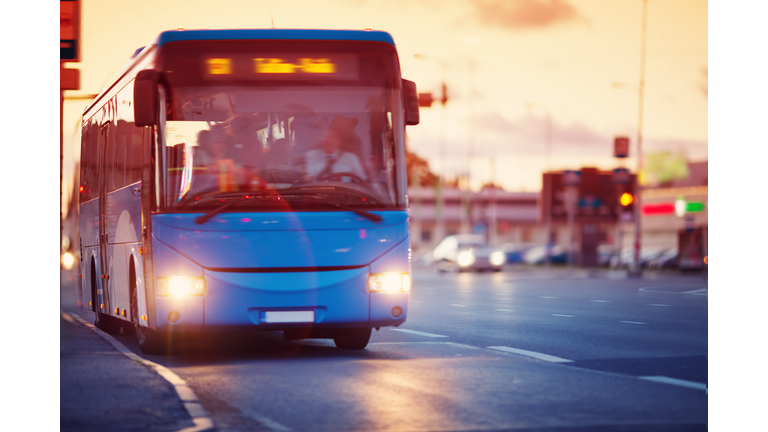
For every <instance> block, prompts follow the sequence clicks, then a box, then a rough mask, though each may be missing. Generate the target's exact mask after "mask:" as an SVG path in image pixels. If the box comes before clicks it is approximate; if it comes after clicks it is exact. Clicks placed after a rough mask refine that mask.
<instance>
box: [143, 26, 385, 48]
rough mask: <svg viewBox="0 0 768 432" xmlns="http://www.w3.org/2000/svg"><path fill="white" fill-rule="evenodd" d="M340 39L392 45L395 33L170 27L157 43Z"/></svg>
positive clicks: (161, 34)
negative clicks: (186, 28)
mask: <svg viewBox="0 0 768 432" xmlns="http://www.w3.org/2000/svg"><path fill="white" fill-rule="evenodd" d="M246 39H271V40H336V41H371V42H386V43H388V44H390V45H392V46H394V45H395V41H394V40H393V39H392V35H390V34H389V33H387V32H383V31H373V30H314V29H232V30H169V31H165V32H162V33H160V35H159V36H158V38H157V46H158V47H161V46H163V45H164V44H166V43H169V42H176V41H190V40H196V41H200V40H246Z"/></svg>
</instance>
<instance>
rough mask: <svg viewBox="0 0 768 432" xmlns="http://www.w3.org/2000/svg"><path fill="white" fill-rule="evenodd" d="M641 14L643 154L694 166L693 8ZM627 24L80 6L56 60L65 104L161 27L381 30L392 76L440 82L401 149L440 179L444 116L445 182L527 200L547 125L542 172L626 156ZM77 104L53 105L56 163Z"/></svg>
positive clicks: (587, 5)
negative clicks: (65, 77)
mask: <svg viewBox="0 0 768 432" xmlns="http://www.w3.org/2000/svg"><path fill="white" fill-rule="evenodd" d="M648 4H649V6H648V38H647V60H646V64H647V69H646V92H645V110H644V112H645V117H644V128H643V135H644V139H643V150H644V152H658V151H664V150H667V151H671V152H673V153H683V154H685V155H686V156H687V157H688V159H689V160H692V161H702V160H707V154H708V151H707V144H708V136H707V120H708V119H707V108H708V45H707V44H708V41H707V2H706V1H697V0H663V1H662V0H649V2H648ZM641 14H642V1H641V0H516V1H515V0H507V1H504V0H422V1H414V0H389V1H371V0H368V1H366V0H334V1H300V0H282V1H274V0H273V1H266V0H264V1H260V0H248V1H238V0H219V1H216V2H211V1H197V0H184V1H180V0H164V1H163V0H152V1H150V0H136V1H133V2H131V4H130V7H126V4H125V3H120V2H114V1H104V0H102V1H98V0H84V1H83V4H82V26H83V27H82V44H83V51H82V62H81V63H72V64H69V67H75V68H79V69H81V90H79V91H71V92H67V93H66V95H68V96H76V95H82V94H93V93H98V92H99V91H100V90H101V89H102V87H103V86H104V85H105V84H107V83H108V82H109V81H110V80H112V79H113V78H114V77H115V75H116V73H117V72H118V71H119V69H120V68H121V67H122V66H123V65H124V63H125V62H126V61H127V60H128V58H129V57H130V56H131V54H132V53H133V52H134V51H135V50H136V49H137V48H139V47H141V46H144V45H146V44H148V43H149V42H151V41H152V40H153V39H154V37H155V36H156V35H157V34H158V33H159V32H161V31H163V30H169V29H176V28H178V27H183V28H186V29H198V28H269V27H271V26H272V20H274V25H275V27H278V28H330V29H364V28H366V27H371V28H373V29H376V30H385V31H388V32H390V33H391V34H392V36H393V37H394V40H395V43H396V44H397V48H398V51H399V55H400V63H401V68H402V73H403V77H404V78H406V79H410V80H413V81H415V82H416V84H417V86H418V88H419V91H420V92H428V91H431V92H434V93H435V96H438V94H437V93H438V92H439V88H440V82H441V79H442V78H441V76H442V74H443V72H444V74H445V81H446V83H447V86H448V96H449V102H448V104H447V106H446V108H445V112H444V113H441V110H442V108H441V106H440V105H439V104H435V105H433V107H432V108H428V109H422V111H421V116H422V120H421V124H420V125H418V126H409V127H408V130H407V133H408V137H409V142H408V145H409V149H410V150H412V151H414V152H416V153H417V154H419V155H420V156H422V157H424V158H425V159H427V160H428V161H429V162H430V166H431V167H432V169H433V171H435V172H438V173H439V172H440V171H441V169H442V165H441V158H440V136H441V131H440V128H441V116H442V115H444V116H445V117H444V130H443V133H444V136H445V141H444V142H445V144H444V145H445V152H446V154H447V163H446V167H445V174H446V175H447V176H448V177H453V176H455V175H457V174H458V173H461V172H464V171H466V169H467V160H469V161H470V162H471V163H470V164H469V165H470V167H469V168H470V175H471V178H472V184H473V187H475V188H477V187H479V185H480V184H481V183H482V182H487V181H490V180H491V175H492V174H495V181H496V182H497V183H499V184H501V185H502V186H503V187H505V188H506V189H508V190H512V191H538V190H539V188H540V186H541V172H542V171H543V170H545V169H546V168H547V166H546V165H547V163H546V157H545V130H546V124H547V118H548V117H549V118H550V119H551V125H552V126H551V128H552V138H551V155H552V156H551V163H550V166H549V168H551V169H577V168H580V167H582V166H597V167H601V168H606V169H608V168H614V167H616V166H617V165H618V163H617V161H616V160H615V159H613V158H612V157H611V155H612V139H613V137H614V136H616V135H627V136H630V137H631V141H632V148H631V153H632V155H634V154H635V151H636V150H635V145H636V136H637V135H636V134H637V120H638V93H637V90H636V88H634V87H632V86H636V85H637V82H638V80H639V73H640V42H641V37H640V36H641ZM467 38H469V39H467ZM466 40H471V41H475V42H480V45H467V44H465V41H466ZM415 54H420V55H422V56H424V57H426V58H424V59H420V58H416V57H415ZM471 62H474V65H475V66H474V68H473V70H474V72H473V73H470V63H471ZM441 64H442V65H443V66H441ZM614 82H621V83H628V85H627V86H626V87H625V88H615V87H614V86H613V85H612V83H614ZM473 88H474V93H472V92H471V89H473ZM471 94H474V98H470V97H469V96H470V95H471ZM85 104H86V102H85V101H82V100H69V101H67V102H65V113H64V116H65V117H64V138H65V146H66V149H67V152H66V155H65V161H66V165H67V166H68V167H71V166H72V165H73V162H74V161H75V160H76V157H77V156H76V155H75V154H74V152H73V151H72V149H73V147H72V143H73V141H74V140H76V139H79V137H78V136H77V132H76V125H77V124H78V121H79V115H80V114H81V113H82V109H83V107H84V106H85ZM472 119H474V121H473V120H472ZM472 125H474V132H472V127H473V126H472ZM472 137H474V139H472ZM470 143H472V145H470ZM468 155H469V158H468ZM492 159H494V160H495V169H492V168H491V160H492ZM624 163H625V166H627V167H631V168H633V167H634V166H635V164H636V162H635V161H634V159H632V158H630V159H627V160H625V161H624ZM69 172H71V168H67V169H66V170H65V176H68V174H69Z"/></svg>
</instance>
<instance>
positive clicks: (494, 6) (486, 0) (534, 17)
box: [472, 0, 584, 30]
mask: <svg viewBox="0 0 768 432" xmlns="http://www.w3.org/2000/svg"><path fill="white" fill-rule="evenodd" d="M472 4H473V5H474V6H475V9H476V12H477V14H478V17H479V18H480V19H481V20H482V21H483V22H487V23H489V24H496V25H499V26H502V27H505V28H508V29H514V30H526V29H534V28H544V27H550V26H554V25H558V24H561V23H568V22H571V21H580V20H584V17H583V15H582V14H581V13H580V12H579V11H578V10H577V9H576V8H575V7H573V6H572V5H571V4H569V3H568V2H567V1H565V0H472Z"/></svg>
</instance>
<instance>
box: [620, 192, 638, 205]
mask: <svg viewBox="0 0 768 432" xmlns="http://www.w3.org/2000/svg"><path fill="white" fill-rule="evenodd" d="M634 200H635V198H634V197H633V196H632V194H631V193H629V192H624V193H623V194H621V196H620V197H619V203H620V204H621V206H622V207H627V206H629V205H630V204H632V201H634Z"/></svg>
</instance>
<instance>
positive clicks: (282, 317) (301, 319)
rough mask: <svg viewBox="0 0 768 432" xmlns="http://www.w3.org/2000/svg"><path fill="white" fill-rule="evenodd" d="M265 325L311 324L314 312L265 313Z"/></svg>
mask: <svg viewBox="0 0 768 432" xmlns="http://www.w3.org/2000/svg"><path fill="white" fill-rule="evenodd" d="M264 322H266V323H313V322H315V311H267V312H264Z"/></svg>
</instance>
